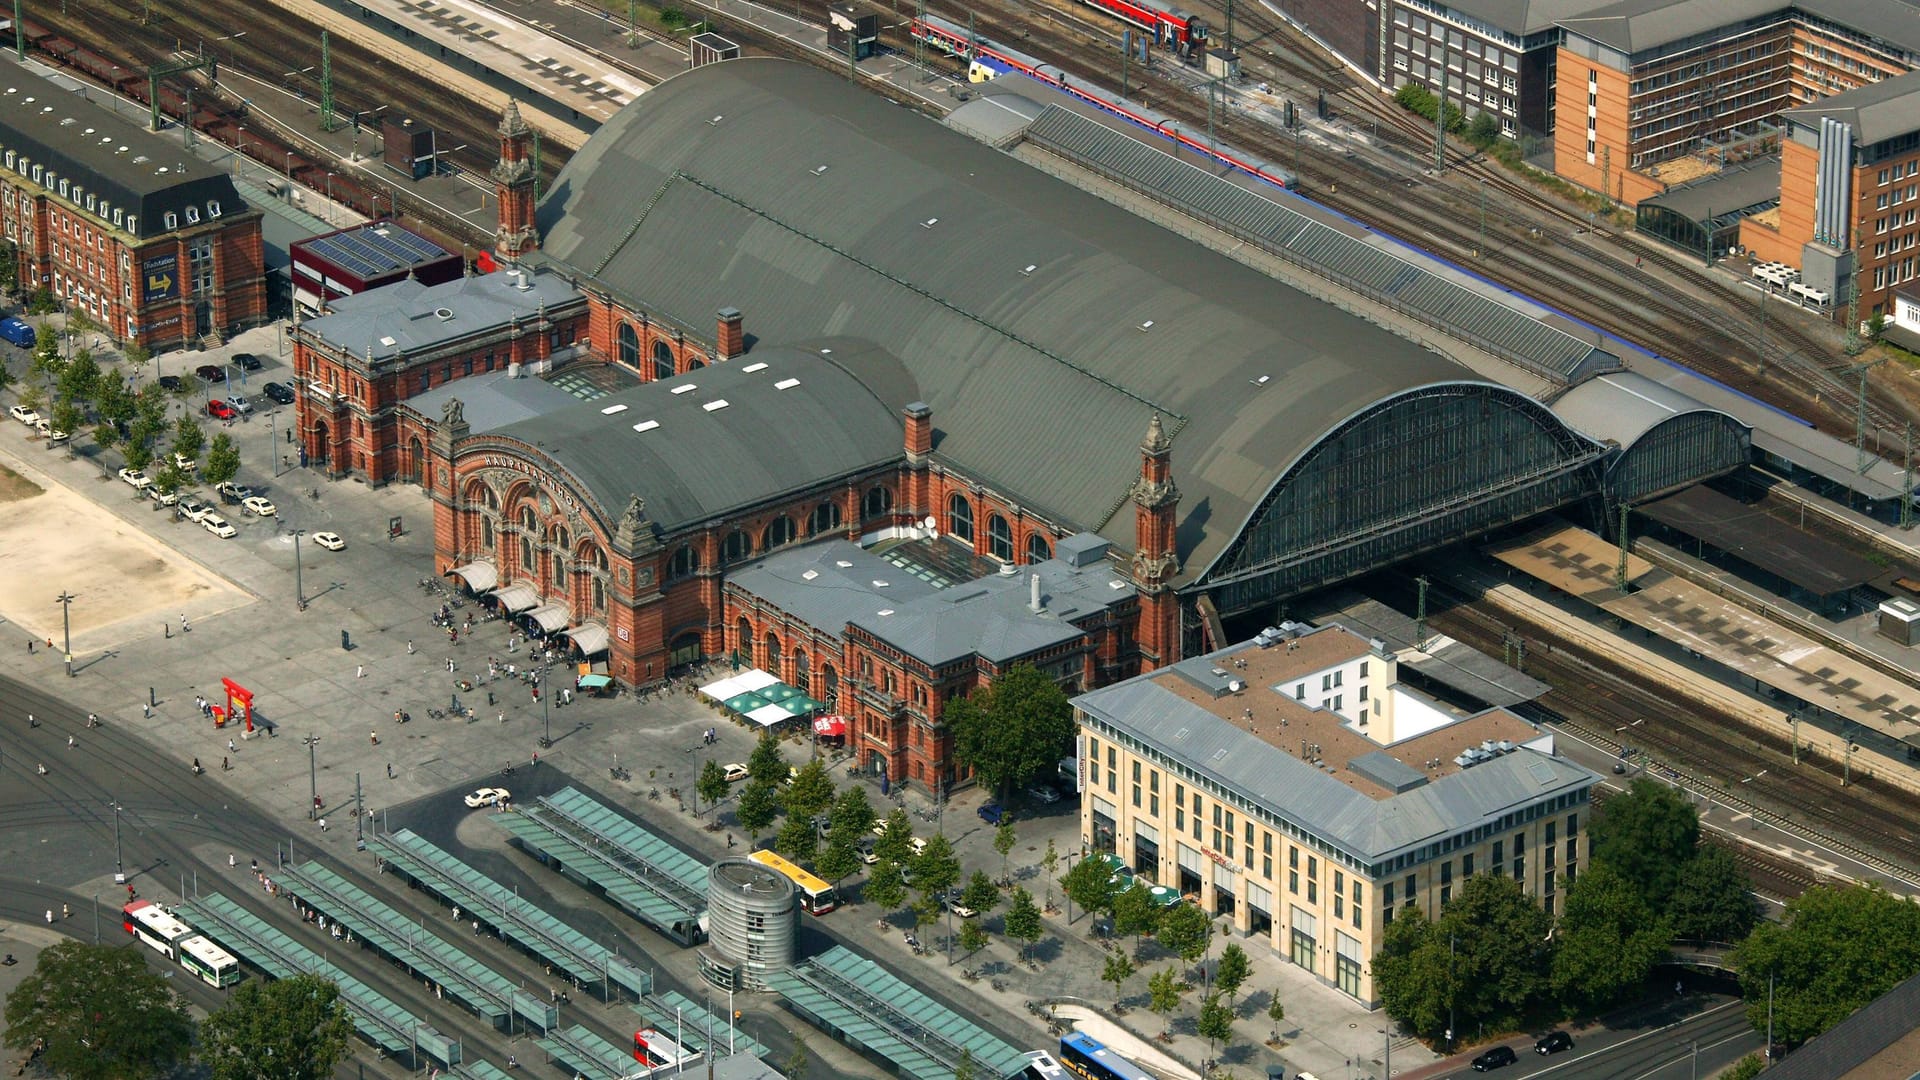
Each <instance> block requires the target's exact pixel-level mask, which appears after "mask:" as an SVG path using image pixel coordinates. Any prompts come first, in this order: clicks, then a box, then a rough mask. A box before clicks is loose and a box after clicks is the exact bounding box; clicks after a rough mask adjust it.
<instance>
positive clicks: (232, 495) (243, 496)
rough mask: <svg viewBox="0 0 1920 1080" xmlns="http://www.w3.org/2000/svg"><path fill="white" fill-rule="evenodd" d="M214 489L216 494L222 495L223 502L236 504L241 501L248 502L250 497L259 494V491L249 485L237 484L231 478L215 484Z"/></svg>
mask: <svg viewBox="0 0 1920 1080" xmlns="http://www.w3.org/2000/svg"><path fill="white" fill-rule="evenodd" d="M213 491H214V494H216V495H218V496H220V499H221V501H222V502H226V503H230V504H233V505H236V506H237V505H239V504H240V503H243V502H246V501H247V500H248V499H251V498H253V497H254V496H255V495H258V494H259V492H257V491H255V490H253V489H252V488H250V487H248V486H247V485H245V484H236V483H234V482H233V481H231V480H223V481H221V482H220V483H218V484H215V485H214V487H213Z"/></svg>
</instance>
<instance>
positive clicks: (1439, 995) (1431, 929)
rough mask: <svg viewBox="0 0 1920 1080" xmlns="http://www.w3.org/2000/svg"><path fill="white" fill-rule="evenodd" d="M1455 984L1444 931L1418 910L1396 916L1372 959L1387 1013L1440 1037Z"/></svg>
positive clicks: (1376, 986)
mask: <svg viewBox="0 0 1920 1080" xmlns="http://www.w3.org/2000/svg"><path fill="white" fill-rule="evenodd" d="M1454 982H1455V980H1454V978H1453V968H1452V965H1451V963H1450V958H1449V956H1448V949H1447V935H1446V931H1444V930H1442V929H1441V928H1440V927H1438V926H1437V925H1435V924H1434V923H1432V922H1430V921H1429V920H1428V919H1427V916H1426V914H1425V913H1424V912H1422V911H1421V910H1420V909H1419V908H1418V907H1409V908H1406V909H1405V910H1403V911H1401V912H1400V913H1398V914H1397V915H1395V916H1394V917H1393V921H1392V922H1391V923H1388V924H1387V926H1386V928H1385V930H1384V931H1382V933H1381V935H1380V947H1379V949H1378V950H1377V951H1376V952H1375V954H1374V957H1373V988H1374V993H1376V994H1378V995H1379V996H1380V1004H1381V1006H1382V1007H1383V1008H1384V1009H1386V1012H1387V1015H1388V1016H1391V1017H1393V1018H1394V1019H1395V1020H1398V1021H1400V1022H1401V1023H1403V1024H1405V1025H1407V1026H1408V1027H1410V1028H1412V1029H1413V1030H1414V1032H1415V1033H1416V1034H1419V1035H1422V1036H1426V1037H1428V1038H1436V1037H1438V1036H1439V1035H1440V1033H1441V1032H1443V1031H1445V1030H1446V1027H1447V1005H1448V1003H1449V1002H1450V1001H1451V1000H1452V999H1453V985H1454Z"/></svg>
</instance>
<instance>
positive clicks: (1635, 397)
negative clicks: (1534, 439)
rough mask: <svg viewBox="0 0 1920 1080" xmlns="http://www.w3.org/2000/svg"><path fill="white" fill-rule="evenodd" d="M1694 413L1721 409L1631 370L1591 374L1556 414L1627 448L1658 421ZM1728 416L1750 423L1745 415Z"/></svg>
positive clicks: (1594, 435) (1558, 405)
mask: <svg viewBox="0 0 1920 1080" xmlns="http://www.w3.org/2000/svg"><path fill="white" fill-rule="evenodd" d="M1692 412H1709V413H1711V412H1719V410H1717V409H1710V408H1708V407H1707V406H1705V405H1702V404H1701V403H1700V402H1698V401H1696V400H1694V399H1693V398H1690V397H1688V396H1687V395H1685V394H1682V393H1681V392H1680V391H1678V390H1675V389H1672V388H1671V387H1667V386H1662V385H1661V384H1659V383H1657V382H1654V381H1653V380H1652V379H1649V378H1647V377H1646V376H1645V375H1641V374H1638V373H1636V372H1631V371H1617V372H1614V373H1613V374H1611V375H1602V376H1600V377H1599V378H1597V379H1589V380H1587V381H1586V382H1584V383H1581V384H1580V385H1579V386H1576V387H1574V388H1573V389H1571V390H1569V391H1567V392H1566V393H1564V394H1562V395H1560V397H1559V399H1558V400H1556V401H1555V402H1554V403H1553V414H1554V415H1555V416H1558V417H1559V418H1560V419H1561V420H1562V421H1564V422H1565V423H1566V425H1567V426H1568V427H1570V428H1572V429H1573V430H1575V431H1578V432H1579V433H1580V434H1582V435H1585V436H1587V437H1588V438H1590V439H1594V440H1597V441H1605V440H1608V439H1611V440H1613V441H1614V442H1615V443H1618V444H1619V445H1620V447H1621V449H1623V450H1624V449H1631V448H1632V447H1633V444H1634V443H1635V442H1637V441H1639V439H1640V436H1642V435H1645V434H1646V433H1647V432H1649V431H1651V430H1653V428H1654V426H1655V425H1657V424H1660V423H1662V422H1663V421H1666V420H1668V419H1670V418H1672V417H1675V416H1678V415H1680V414H1682V413H1692ZM1721 415H1725V414H1724V413H1722V414H1721ZM1728 419H1729V420H1732V421H1733V422H1734V423H1736V424H1740V426H1741V427H1742V428H1744V427H1746V425H1745V424H1741V423H1740V421H1739V420H1735V419H1734V418H1732V417H1728Z"/></svg>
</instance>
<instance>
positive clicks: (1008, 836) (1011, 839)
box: [993, 817, 1020, 881]
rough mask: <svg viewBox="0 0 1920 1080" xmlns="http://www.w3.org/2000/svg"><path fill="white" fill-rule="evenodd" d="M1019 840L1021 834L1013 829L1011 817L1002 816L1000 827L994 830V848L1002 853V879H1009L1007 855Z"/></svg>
mask: <svg viewBox="0 0 1920 1080" xmlns="http://www.w3.org/2000/svg"><path fill="white" fill-rule="evenodd" d="M1019 842H1020V837H1019V834H1017V833H1015V832H1014V831H1013V820H1012V819H1011V818H1010V817H1003V818H1001V819H1000V825H999V827H998V828H996V829H994V830H993V850H995V851H997V852H999V853H1000V880H1001V881H1006V880H1007V856H1008V855H1009V854H1011V853H1012V852H1013V846H1014V845H1015V844H1017V843H1019Z"/></svg>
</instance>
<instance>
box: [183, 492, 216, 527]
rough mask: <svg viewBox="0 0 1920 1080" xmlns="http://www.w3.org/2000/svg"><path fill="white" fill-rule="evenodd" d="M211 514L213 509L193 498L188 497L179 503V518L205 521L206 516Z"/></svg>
mask: <svg viewBox="0 0 1920 1080" xmlns="http://www.w3.org/2000/svg"><path fill="white" fill-rule="evenodd" d="M211 513H213V507H211V506H208V505H207V504H206V503H203V502H201V501H200V500H198V499H195V498H191V497H189V498H187V499H184V500H182V501H181V503H180V516H181V517H184V518H186V519H187V520H188V521H194V522H200V521H205V520H206V519H207V515H208V514H211Z"/></svg>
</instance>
